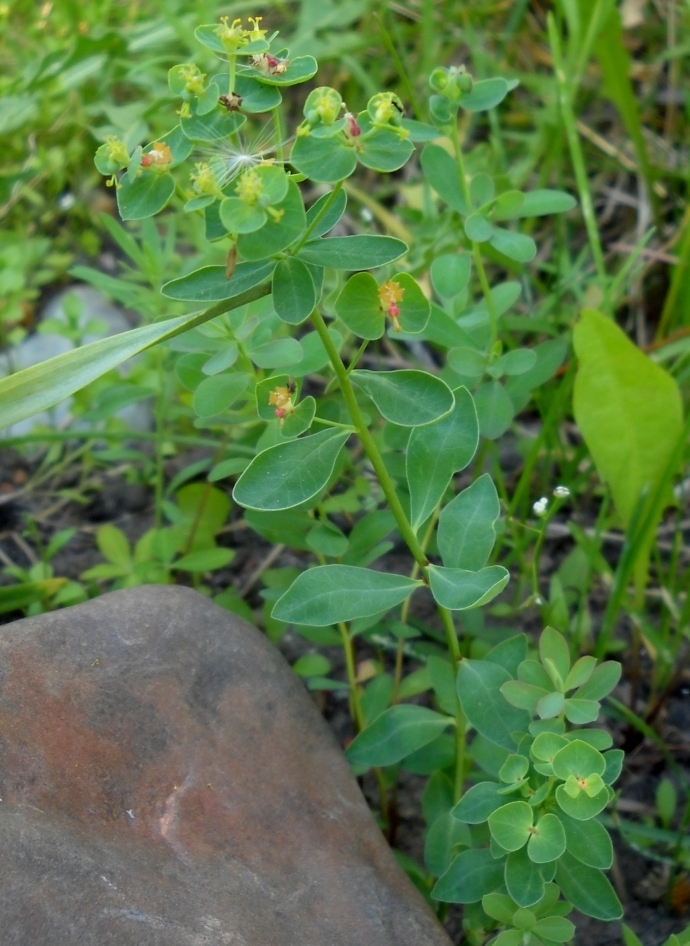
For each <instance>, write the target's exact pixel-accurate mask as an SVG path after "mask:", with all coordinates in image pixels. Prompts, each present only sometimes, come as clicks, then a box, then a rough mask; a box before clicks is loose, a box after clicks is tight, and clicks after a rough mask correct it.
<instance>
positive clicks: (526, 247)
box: [489, 227, 537, 263]
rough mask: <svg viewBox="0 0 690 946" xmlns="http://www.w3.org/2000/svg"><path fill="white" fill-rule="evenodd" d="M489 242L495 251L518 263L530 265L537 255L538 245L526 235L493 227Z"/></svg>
mask: <svg viewBox="0 0 690 946" xmlns="http://www.w3.org/2000/svg"><path fill="white" fill-rule="evenodd" d="M489 242H490V244H491V246H493V248H494V249H495V250H497V251H498V252H499V253H503V255H504V256H507V257H508V259H512V260H515V261H516V262H517V263H529V262H531V261H532V260H533V259H534V257H535V256H536V255H537V244H536V243H535V242H534V240H533V239H532V237H530V236H527V235H526V234H525V233H515V232H514V231H513V230H504V229H503V228H502V227H493V229H492V232H491V237H490V239H489Z"/></svg>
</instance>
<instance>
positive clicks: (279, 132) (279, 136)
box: [273, 106, 285, 164]
mask: <svg viewBox="0 0 690 946" xmlns="http://www.w3.org/2000/svg"><path fill="white" fill-rule="evenodd" d="M273 124H274V126H275V130H276V160H277V161H279V162H280V163H281V164H282V163H283V161H284V159H285V155H284V153H283V123H282V121H281V120H280V106H276V107H275V108H274V109H273Z"/></svg>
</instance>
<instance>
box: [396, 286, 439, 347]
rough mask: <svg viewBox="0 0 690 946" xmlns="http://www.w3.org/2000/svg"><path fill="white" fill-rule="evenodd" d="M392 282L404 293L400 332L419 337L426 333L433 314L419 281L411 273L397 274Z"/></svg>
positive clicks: (399, 319)
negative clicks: (430, 316)
mask: <svg viewBox="0 0 690 946" xmlns="http://www.w3.org/2000/svg"><path fill="white" fill-rule="evenodd" d="M392 281H393V282H395V283H397V284H398V286H400V288H401V289H402V290H403V293H404V295H403V298H402V301H401V302H400V303H399V305H398V308H399V309H400V314H399V315H398V323H399V325H400V330H401V331H403V332H405V333H407V334H408V335H418V334H419V333H420V332H423V331H424V329H425V328H426V325H427V322H428V321H429V314H430V312H431V306H430V305H429V301H428V299H427V298H426V296H425V295H424V293H423V292H422V290H421V288H420V286H419V284H418V283H417V281H416V280H415V279H413V278H412V276H410V274H409V273H397V274H396V275H395V276H393V279H392ZM396 331H397V329H396Z"/></svg>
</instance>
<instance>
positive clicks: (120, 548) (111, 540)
mask: <svg viewBox="0 0 690 946" xmlns="http://www.w3.org/2000/svg"><path fill="white" fill-rule="evenodd" d="M96 545H97V546H98V548H99V550H100V551H101V552H102V553H103V555H104V556H105V557H106V558H107V559H108V561H109V562H112V563H113V565H126V566H130V565H131V564H132V553H131V551H130V548H129V540H128V539H127V536H126V535H125V534H124V532H122V530H121V529H118V528H117V527H116V526H113V525H110V524H109V523H108V524H106V525H104V526H101V527H100V529H99V530H98V532H97V533H96Z"/></svg>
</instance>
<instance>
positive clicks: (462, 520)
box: [408, 389, 500, 571]
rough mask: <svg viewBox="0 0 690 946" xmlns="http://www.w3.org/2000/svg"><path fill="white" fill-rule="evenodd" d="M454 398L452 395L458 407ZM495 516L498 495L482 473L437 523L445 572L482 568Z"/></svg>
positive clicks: (450, 504)
mask: <svg viewBox="0 0 690 946" xmlns="http://www.w3.org/2000/svg"><path fill="white" fill-rule="evenodd" d="M461 390H463V389H461ZM458 394H459V392H458V391H456V392H455V396H456V398H457V399H458V403H459V398H458ZM442 423H445V421H442ZM429 429H433V428H429ZM415 433H416V431H415V432H414V433H413V434H412V437H414V436H415ZM410 439H412V438H410ZM408 458H409V448H408ZM408 463H409V459H408ZM408 479H409V474H408ZM499 514H500V505H499V502H498V494H497V493H496V487H495V486H494V484H493V480H492V479H491V477H490V476H489V474H488V473H483V474H482V475H481V476H480V477H478V479H476V480H475V481H474V483H472V485H471V486H468V487H467V489H464V490H463V491H462V492H461V493H458V495H457V496H456V497H455V499H453V500H451V502H449V503H448V505H447V506H445V507H444V508H443V510H442V512H441V515H440V517H439V521H438V534H437V541H438V550H439V552H440V553H441V558H442V559H443V564H444V565H445V566H446V568H464V569H469V570H470V571H477V570H478V569H480V568H483V567H484V565H486V562H487V560H488V558H489V555H490V554H491V550H492V548H493V547H494V541H495V538H496V532H495V529H494V524H495V522H496V520H497V519H498V517H499Z"/></svg>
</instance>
